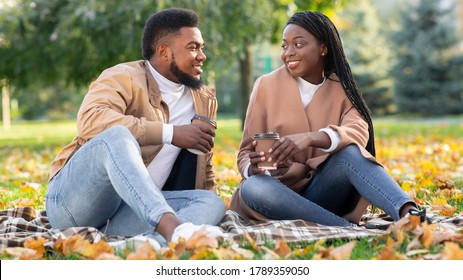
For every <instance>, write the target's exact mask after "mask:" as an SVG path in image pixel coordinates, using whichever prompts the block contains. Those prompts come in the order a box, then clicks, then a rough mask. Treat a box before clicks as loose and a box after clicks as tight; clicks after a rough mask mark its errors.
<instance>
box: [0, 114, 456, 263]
mask: <svg viewBox="0 0 463 280" xmlns="http://www.w3.org/2000/svg"><path fill="white" fill-rule="evenodd" d="M0 125H1V123H0ZM0 131H1V133H0V209H7V208H13V207H21V206H32V207H34V208H36V209H43V208H44V198H45V192H46V188H47V179H48V170H49V165H50V163H51V161H52V160H53V158H54V157H55V155H56V153H57V152H58V151H59V149H60V148H62V147H63V146H64V145H65V144H67V143H68V142H69V141H71V140H72V138H73V137H74V136H75V132H76V127H75V121H56V122H41V121H33V122H18V123H13V125H12V128H11V130H10V131H3V130H1V128H0ZM375 132H376V146H377V158H378V160H379V161H380V162H381V163H382V164H383V165H384V166H385V168H386V169H387V171H388V172H390V174H391V175H392V176H393V177H394V179H395V180H396V181H397V182H398V183H399V185H400V186H401V187H402V188H403V189H404V190H405V191H407V192H408V193H409V194H410V195H411V196H412V197H413V198H414V199H415V201H418V202H419V203H420V204H422V205H423V206H425V207H427V208H428V209H431V210H432V211H434V212H435V213H437V214H440V215H447V216H449V217H450V216H454V215H457V214H459V213H460V214H461V213H463V180H462V178H463V117H452V118H438V119H416V118H392V117H388V118H381V119H376V120H375ZM240 138H241V130H240V121H239V120H238V119H236V118H224V117H223V118H220V117H219V119H218V129H217V132H216V139H215V141H216V142H215V147H214V154H215V157H214V165H215V168H216V171H217V172H216V175H217V176H216V177H217V183H218V185H219V192H220V195H221V197H222V198H223V199H225V201H226V202H229V198H230V196H231V193H232V192H233V189H234V187H235V186H236V185H237V184H238V182H239V180H240V177H239V174H238V173H237V168H236V153H237V150H238V147H239V141H240ZM397 234H398V233H393V234H391V235H390V236H389V237H387V238H365V239H361V240H358V242H357V243H356V245H355V247H354V248H353V249H352V251H351V254H350V257H349V258H350V259H377V258H380V259H388V258H399V259H401V258H405V259H423V258H426V257H425V256H429V255H432V256H434V257H435V256H444V257H445V256H447V254H449V253H448V252H447V251H448V250H450V249H448V248H447V247H446V246H447V245H445V244H442V243H438V244H432V245H429V244H427V243H425V240H424V241H423V240H422V239H421V238H420V239H419V240H418V241H416V240H415V241H413V240H414V239H416V238H417V237H416V233H413V232H406V231H404V232H402V233H401V235H400V236H399V235H397ZM462 239H463V238H462ZM391 240H392V241H391ZM412 241H413V242H418V243H417V244H414V246H415V247H413V248H414V250H412V249H410V248H412V247H411V246H410V243H412ZM391 242H392V243H391ZM420 242H421V243H420ZM346 243H347V241H344V240H339V241H336V242H327V243H315V244H306V243H303V244H288V245H289V248H290V250H292V252H293V257H292V258H293V259H312V258H318V257H320V254H322V252H324V251H325V250H327V248H333V247H339V246H343V245H346ZM461 244H462V243H461V242H460V243H459V245H458V246H457V247H456V248H457V249H455V248H454V247H452V248H453V249H452V250H460V251H461V250H462V248H463V247H462V245H461ZM347 245H348V244H347ZM266 246H267V247H268V248H270V249H272V250H275V251H278V250H281V248H280V249H278V248H275V244H266ZM416 247H417V248H418V249H419V250H421V251H420V252H422V253H419V254H418V253H417V254H415V251H416V250H415V249H416ZM243 248H244V249H246V250H250V251H251V252H252V253H253V254H254V257H253V258H254V259H261V258H264V255H265V250H261V249H259V248H255V247H254V246H253V245H252V243H251V244H248V245H246V244H244V245H243ZM458 248H459V249H458ZM222 249H223V250H228V249H229V248H226V247H225V248H222ZM410 250H412V252H413V254H411V253H410ZM206 251H207V250H206ZM202 253H204V254H205V255H204V256H205V258H214V256H215V255H214V253H213V252H211V251H207V252H202ZM188 254H193V252H189V253H188ZM426 254H427V255H426ZM45 257H46V258H53V257H56V256H50V255H49V256H45ZM1 258H2V256H1V255H0V259H1ZM5 258H6V257H5ZM58 258H59V256H58ZM161 258H162V257H161ZM182 258H188V256H182ZM436 258H437V257H436Z"/></svg>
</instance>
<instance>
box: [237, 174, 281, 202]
mask: <svg viewBox="0 0 463 280" xmlns="http://www.w3.org/2000/svg"><path fill="white" fill-rule="evenodd" d="M277 183H278V181H277V180H276V179H275V178H273V177H271V176H267V175H254V176H251V177H249V178H248V179H246V181H244V182H243V184H242V185H241V195H242V197H243V200H244V201H245V202H246V203H247V204H253V202H254V203H255V202H258V201H260V202H262V201H265V200H267V199H268V198H269V197H274V196H275V195H276V193H277V190H276V189H275V187H276V185H277Z"/></svg>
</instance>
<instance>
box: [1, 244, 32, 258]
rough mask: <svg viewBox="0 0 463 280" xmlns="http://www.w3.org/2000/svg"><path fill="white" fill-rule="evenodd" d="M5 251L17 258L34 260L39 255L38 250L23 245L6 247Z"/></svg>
mask: <svg viewBox="0 0 463 280" xmlns="http://www.w3.org/2000/svg"><path fill="white" fill-rule="evenodd" d="M5 253H6V254H7V255H8V256H10V257H12V259H15V260H33V259H35V258H36V256H37V251H35V250H33V249H30V248H23V247H9V248H6V249H5Z"/></svg>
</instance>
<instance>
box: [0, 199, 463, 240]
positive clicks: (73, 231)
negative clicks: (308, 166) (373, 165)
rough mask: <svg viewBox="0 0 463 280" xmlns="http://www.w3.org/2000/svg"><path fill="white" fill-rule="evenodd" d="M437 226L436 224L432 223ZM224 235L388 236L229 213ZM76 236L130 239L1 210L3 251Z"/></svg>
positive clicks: (457, 227)
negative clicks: (61, 226) (38, 240)
mask: <svg viewBox="0 0 463 280" xmlns="http://www.w3.org/2000/svg"><path fill="white" fill-rule="evenodd" d="M373 219H382V220H387V216H385V215H373V216H372V215H369V216H364V219H363V223H365V222H368V221H371V220H373ZM435 221H436V222H438V223H439V226H440V227H442V230H444V231H452V232H459V231H462V230H463V216H457V217H454V218H449V219H445V218H441V219H440V220H439V219H435ZM433 223H434V221H433ZM219 226H220V227H221V228H222V229H223V231H224V232H225V239H226V240H229V241H237V242H239V241H242V240H244V239H245V235H246V234H247V235H249V236H250V237H251V238H252V239H253V240H254V241H255V242H256V244H258V245H261V244H263V243H265V242H271V241H274V240H284V241H285V242H301V241H306V242H312V241H316V240H322V239H323V240H334V239H357V238H362V237H368V236H378V235H383V234H386V231H384V230H379V229H367V228H365V227H364V226H359V227H335V226H322V225H318V224H314V223H310V222H306V221H303V220H283V221H267V222H255V221H250V222H245V221H244V220H243V219H241V218H240V217H239V215H238V214H237V213H236V212H233V211H227V213H226V215H225V217H224V219H223V220H222V222H221V223H220V225H219ZM73 235H82V236H84V239H86V240H88V241H90V242H98V241H99V240H104V241H106V242H117V241H121V240H125V239H127V238H128V237H124V236H116V235H108V234H104V233H102V232H100V231H99V230H97V229H96V228H92V227H72V228H68V229H65V230H58V229H52V228H51V226H50V224H49V222H48V218H47V216H46V212H45V210H35V209H33V208H31V207H22V208H14V209H8V210H2V211H0V249H4V248H7V247H22V246H23V245H24V242H25V240H26V239H28V238H34V237H38V236H41V237H43V238H44V239H45V240H47V242H46V243H45V244H44V246H46V247H47V246H48V247H51V248H52V247H53V244H54V242H55V241H56V240H57V239H58V238H59V237H61V238H62V239H65V238H67V237H69V236H73Z"/></svg>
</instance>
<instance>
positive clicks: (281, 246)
mask: <svg viewBox="0 0 463 280" xmlns="http://www.w3.org/2000/svg"><path fill="white" fill-rule="evenodd" d="M273 251H274V252H275V253H276V254H277V255H279V256H280V257H281V258H284V257H286V256H287V255H288V254H290V253H291V248H289V246H288V244H286V242H284V241H283V240H278V241H277V244H276V246H275V250H273Z"/></svg>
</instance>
